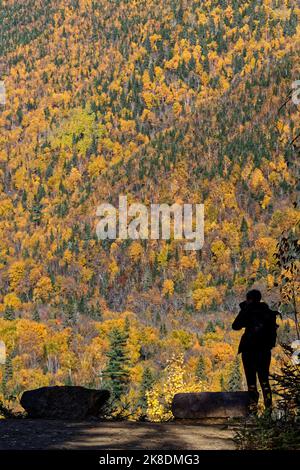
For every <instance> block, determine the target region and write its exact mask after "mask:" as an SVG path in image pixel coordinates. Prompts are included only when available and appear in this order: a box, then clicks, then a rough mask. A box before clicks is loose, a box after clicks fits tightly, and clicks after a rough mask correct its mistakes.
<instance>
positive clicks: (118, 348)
mask: <svg viewBox="0 0 300 470" xmlns="http://www.w3.org/2000/svg"><path fill="white" fill-rule="evenodd" d="M109 342H110V347H109V351H108V352H107V353H106V356H107V358H108V363H107V366H106V369H105V370H104V372H103V375H104V382H105V386H107V387H108V388H109V389H110V390H111V392H112V396H113V397H112V398H114V399H115V400H119V399H120V397H121V395H123V394H124V393H126V391H127V389H128V383H129V371H128V364H129V360H128V357H127V353H126V345H127V334H126V333H124V331H122V330H120V329H119V328H113V329H112V331H111V332H110V334H109Z"/></svg>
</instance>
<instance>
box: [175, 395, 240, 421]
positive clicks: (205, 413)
mask: <svg viewBox="0 0 300 470" xmlns="http://www.w3.org/2000/svg"><path fill="white" fill-rule="evenodd" d="M172 413H173V415H174V417H175V418H177V419H207V418H240V417H245V416H247V415H248V413H249V395H248V392H200V393H177V394H176V395H175V396H174V399H173V402H172Z"/></svg>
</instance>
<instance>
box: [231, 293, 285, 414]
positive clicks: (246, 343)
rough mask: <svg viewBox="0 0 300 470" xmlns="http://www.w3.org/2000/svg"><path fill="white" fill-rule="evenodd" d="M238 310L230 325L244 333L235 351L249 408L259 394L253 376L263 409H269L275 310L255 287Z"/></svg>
mask: <svg viewBox="0 0 300 470" xmlns="http://www.w3.org/2000/svg"><path fill="white" fill-rule="evenodd" d="M240 308H241V310H240V313H239V314H238V316H237V317H236V319H235V320H234V322H233V324H232V328H233V329H234V330H241V329H242V328H245V332H244V334H243V336H242V338H241V341H240V345H239V350H238V353H242V361H243V366H244V370H245V376H246V380H247V386H248V391H249V396H250V410H251V411H252V412H256V411H257V404H258V399H259V393H258V391H257V376H258V379H259V382H260V385H261V388H262V392H263V397H264V404H265V408H266V410H268V411H271V410H272V391H271V387H270V382H269V369H270V362H271V349H272V348H273V347H274V346H275V343H276V335H277V332H276V331H277V328H278V325H277V324H276V315H278V312H274V311H272V310H270V308H269V306H268V305H267V304H266V303H264V302H261V293H260V291H259V290H255V289H253V290H251V291H249V292H248V293H247V295H246V301H244V302H242V303H241V304H240Z"/></svg>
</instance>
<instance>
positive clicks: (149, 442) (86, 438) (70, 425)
mask: <svg viewBox="0 0 300 470" xmlns="http://www.w3.org/2000/svg"><path fill="white" fill-rule="evenodd" d="M232 438H233V430H232V428H231V427H230V426H228V425H226V424H225V425H224V424H203V423H183V422H178V421H177V422H176V421H175V422H170V423H162V424H161V423H158V424H156V423H135V422H128V421H121V422H108V421H88V422H65V421H45V420H30V419H22V420H18V419H16V420H13V419H12V420H4V419H3V420H0V450H8V449H12V450H22V449H33V450H41V449H82V450H83V449H89V450H100V449H101V450H112V449H119V450H120V449H121V450H123V449H130V450H132V449H144V450H148V449H149V450H151V449H161V450H172V449H173V450H175V449H178V450H185V449H188V450H233V449H235V444H234V442H233V440H232Z"/></svg>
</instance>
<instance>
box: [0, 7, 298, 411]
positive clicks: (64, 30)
mask: <svg viewBox="0 0 300 470" xmlns="http://www.w3.org/2000/svg"><path fill="white" fill-rule="evenodd" d="M299 18H300V8H299V4H298V2H297V1H296V0H266V1H258V0H254V1H238V0H232V1H224V0H208V1H205V2H202V1H197V0H195V1H184V0H176V1H175V0H164V1H162V0H147V1H145V0H139V1H135V0H110V1H108V0H101V1H90V0H70V1H69V0H51V1H49V0H46V1H40V0H38V1H37V0H35V1H33V0H23V1H21V2H19V1H18V2H17V1H12V0H7V1H1V2H0V24H1V26H0V28H1V30H0V38H1V40H0V80H4V82H5V87H6V104H5V106H1V105H0V106H1V110H0V127H1V134H0V339H2V340H3V341H5V343H6V345H7V351H8V353H7V354H8V356H7V357H8V359H7V362H6V365H5V367H2V369H1V377H0V378H1V381H2V392H1V393H2V395H3V396H4V397H6V398H8V397H10V396H19V394H20V393H21V392H22V391H23V390H24V389H26V388H30V387H33V386H38V385H47V384H65V383H74V384H75V383H76V384H82V385H87V386H99V385H103V381H104V382H105V381H106V380H108V379H107V377H108V378H109V377H111V375H109V374H111V370H110V366H112V357H113V355H114V353H116V351H120V348H121V349H122V347H123V346H124V348H125V349H126V361H125V362H126V363H125V362H124V369H126V371H127V372H126V373H125V375H124V383H125V382H126V381H127V386H128V387H129V394H128V397H129V401H130V403H131V405H132V404H134V407H133V408H134V411H132V410H133V408H132V409H131V412H132V414H133V415H134V416H140V415H143V413H147V412H148V415H149V416H150V417H151V418H152V419H156V420H158V419H159V418H161V416H162V414H163V413H164V412H163V411H162V408H160V406H161V405H160V400H159V397H160V396H161V395H165V396H167V394H168V393H169V391H170V390H171V389H172V387H173V386H175V385H174V384H175V382H176V380H177V378H178V377H180V380H181V382H180V383H181V385H180V386H181V387H183V388H184V387H185V389H187V388H189V389H193V390H194V389H195V390H196V389H197V390H198V389H205V388H209V389H214V390H220V389H238V388H240V387H242V386H243V383H242V379H241V373H240V365H239V360H237V359H236V348H237V341H238V335H237V334H236V333H233V332H231V330H230V324H231V321H232V318H233V315H234V313H235V312H236V311H237V307H238V303H239V302H240V301H241V300H242V299H243V296H244V293H245V291H246V290H247V289H248V288H250V287H251V286H256V287H259V288H261V289H262V291H263V293H264V297H265V299H266V300H268V301H273V302H274V304H275V305H276V302H277V301H278V296H279V292H278V287H277V283H276V279H275V277H274V276H275V275H274V273H273V268H274V266H275V259H274V252H275V250H276V244H277V240H278V237H279V236H280V234H281V233H282V231H284V230H288V229H290V227H291V226H293V225H294V224H295V223H296V221H297V219H298V218H299V211H298V208H297V197H298V195H299V147H300V142H299V140H300V139H299V140H298V139H297V136H298V135H299V132H300V129H299V127H300V125H299V109H300V108H299V106H300V105H298V106H297V105H296V104H295V103H294V102H293V100H291V99H288V97H289V96H290V93H291V89H292V84H293V82H294V81H296V80H299V79H300V65H299V49H300V26H299ZM285 102H286V104H284V103H285ZM297 159H298V160H297ZM120 194H121V195H127V197H128V201H129V202H142V203H143V204H146V205H149V204H151V203H168V204H172V203H173V202H179V203H204V205H205V243H204V247H203V249H202V250H201V251H199V252H196V251H195V252H187V251H185V250H184V246H183V243H182V242H181V241H177V240H168V241H160V240H154V241H145V240H142V241H130V240H116V241H102V242H99V241H98V239H97V237H96V230H95V228H96V224H97V221H98V220H97V217H96V208H97V206H98V205H99V204H100V203H101V202H110V203H112V204H114V205H115V206H117V205H118V198H119V195H120ZM288 311H289V307H288V306H287V307H286V313H288ZM280 334H281V335H282V338H285V339H287V338H289V337H290V338H292V337H293V325H292V323H291V322H290V321H289V320H287V319H286V320H283V322H282V325H281V329H280ZM289 335H290V336H289ZM118 348H119V349H118ZM278 360H279V359H278ZM168 361H171V362H168ZM166 363H167V364H169V365H168V366H167V368H166V369H164V367H165V366H166ZM170 364H173V366H170ZM274 367H276V356H275V360H274ZM126 374H127V375H126ZM164 374H165V375H167V377H168V381H166V382H164V380H163V377H164ZM165 384H167V385H165ZM164 386H166V387H168V386H169V389H167V390H165V389H164V388H163V387H164ZM124 390H125V389H123V391H124ZM172 390H173V389H172ZM149 391H150V392H151V393H150V392H149ZM121 392H122V390H121V391H120V394H119V395H120V396H122V393H121ZM147 393H148V395H149V393H150V395H149V396H148V402H147V399H146V397H147ZM166 400H167V398H166ZM147 407H148V409H147Z"/></svg>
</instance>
